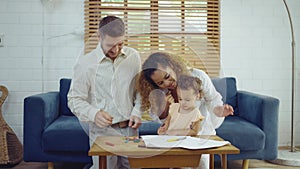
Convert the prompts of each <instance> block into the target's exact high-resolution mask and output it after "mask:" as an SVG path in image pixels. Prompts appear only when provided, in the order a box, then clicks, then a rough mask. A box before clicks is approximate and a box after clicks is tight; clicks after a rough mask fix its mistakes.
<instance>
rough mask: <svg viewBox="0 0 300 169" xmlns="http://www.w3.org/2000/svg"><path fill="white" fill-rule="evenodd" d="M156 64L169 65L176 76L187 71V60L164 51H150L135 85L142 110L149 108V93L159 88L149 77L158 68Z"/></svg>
mask: <svg viewBox="0 0 300 169" xmlns="http://www.w3.org/2000/svg"><path fill="white" fill-rule="evenodd" d="M158 65H160V66H162V67H164V68H165V67H171V68H172V69H173V70H174V72H175V74H176V76H177V77H179V75H181V74H187V73H188V69H187V62H186V61H185V60H184V59H182V58H181V57H179V56H178V55H173V54H171V53H165V52H156V53H152V54H151V55H150V56H149V57H148V58H147V59H146V60H145V62H144V63H143V65H142V71H141V73H140V74H139V78H138V80H137V85H136V86H137V90H138V92H139V93H140V95H141V98H142V103H141V108H142V111H146V110H148V109H149V108H150V101H149V96H150V93H151V92H152V91H153V90H154V89H159V87H158V86H157V85H156V83H154V82H153V81H152V79H151V75H152V74H153V72H154V71H156V70H157V69H158Z"/></svg>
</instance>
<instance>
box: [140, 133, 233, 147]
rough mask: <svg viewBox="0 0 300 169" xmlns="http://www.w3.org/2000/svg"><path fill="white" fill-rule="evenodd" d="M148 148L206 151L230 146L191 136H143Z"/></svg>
mask: <svg viewBox="0 0 300 169" xmlns="http://www.w3.org/2000/svg"><path fill="white" fill-rule="evenodd" d="M141 137H142V139H143V140H144V142H145V145H146V147H149V148H176V147H180V148H186V149H205V148H213V147H221V146H224V145H226V144H230V142H229V141H216V140H210V139H203V138H196V137H191V136H163V135H145V136H141Z"/></svg>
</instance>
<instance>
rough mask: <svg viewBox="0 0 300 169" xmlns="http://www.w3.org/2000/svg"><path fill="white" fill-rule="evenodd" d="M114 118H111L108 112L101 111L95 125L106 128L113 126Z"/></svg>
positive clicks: (97, 114) (96, 117) (97, 115)
mask: <svg viewBox="0 0 300 169" xmlns="http://www.w3.org/2000/svg"><path fill="white" fill-rule="evenodd" d="M112 120H113V117H112V116H110V115H109V114H108V113H107V112H106V111H103V110H99V111H98V112H97V113H96V116H95V124H96V125H97V126H98V127H101V128H104V127H107V126H110V125H111V124H112Z"/></svg>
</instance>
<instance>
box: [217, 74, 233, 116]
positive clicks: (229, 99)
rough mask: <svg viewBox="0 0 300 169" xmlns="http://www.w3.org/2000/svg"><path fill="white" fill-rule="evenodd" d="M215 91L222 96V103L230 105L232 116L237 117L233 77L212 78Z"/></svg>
mask: <svg viewBox="0 0 300 169" xmlns="http://www.w3.org/2000/svg"><path fill="white" fill-rule="evenodd" d="M212 82H213V84H214V86H215V88H216V90H217V91H218V92H219V93H220V94H221V95H222V97H223V98H222V100H223V102H224V103H228V104H230V105H231V106H232V107H233V109H234V114H235V115H238V109H237V89H236V80H235V78H234V77H225V78H212Z"/></svg>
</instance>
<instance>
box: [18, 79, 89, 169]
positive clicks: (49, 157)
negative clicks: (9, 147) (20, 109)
mask: <svg viewBox="0 0 300 169" xmlns="http://www.w3.org/2000/svg"><path fill="white" fill-rule="evenodd" d="M70 83H71V80H70V79H61V80H60V90H59V91H57V92H48V93H42V94H37V95H33V96H29V97H26V98H25V99H24V142H23V143H24V161H26V162H49V163H48V168H49V169H50V168H53V162H81V163H91V162H92V159H91V157H89V156H88V155H87V152H88V150H89V138H88V135H87V134H86V132H85V131H84V130H83V128H82V126H81V125H80V123H79V121H78V119H77V117H76V116H74V115H73V113H72V112H71V111H70V109H69V108H68V106H67V94H68V91H69V88H70Z"/></svg>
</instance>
